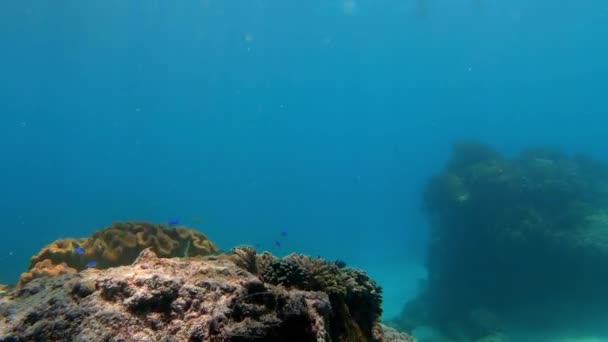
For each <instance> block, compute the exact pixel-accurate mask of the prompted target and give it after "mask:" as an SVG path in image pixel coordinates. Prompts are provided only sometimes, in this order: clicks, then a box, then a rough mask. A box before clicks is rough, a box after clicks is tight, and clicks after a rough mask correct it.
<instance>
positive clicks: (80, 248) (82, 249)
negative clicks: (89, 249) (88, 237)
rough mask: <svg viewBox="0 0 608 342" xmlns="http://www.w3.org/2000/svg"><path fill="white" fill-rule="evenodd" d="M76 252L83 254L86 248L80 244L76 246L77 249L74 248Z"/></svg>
mask: <svg viewBox="0 0 608 342" xmlns="http://www.w3.org/2000/svg"><path fill="white" fill-rule="evenodd" d="M74 252H76V254H79V255H83V254H84V252H85V250H84V248H82V247H80V246H79V247H76V249H74Z"/></svg>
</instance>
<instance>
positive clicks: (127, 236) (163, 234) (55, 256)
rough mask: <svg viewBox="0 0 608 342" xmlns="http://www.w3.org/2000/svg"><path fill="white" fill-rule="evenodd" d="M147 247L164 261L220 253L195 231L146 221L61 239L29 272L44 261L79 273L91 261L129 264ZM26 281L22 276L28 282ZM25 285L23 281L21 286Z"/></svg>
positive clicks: (46, 249)
mask: <svg viewBox="0 0 608 342" xmlns="http://www.w3.org/2000/svg"><path fill="white" fill-rule="evenodd" d="M78 247H82V249H83V251H84V253H77V248H78ZM148 247H150V248H152V250H153V251H154V253H155V254H156V255H158V256H159V257H163V258H172V257H188V256H205V255H210V254H215V253H217V252H219V249H218V248H217V246H216V245H215V244H213V242H211V241H210V240H209V239H208V238H207V237H206V236H205V235H203V234H201V233H200V232H198V231H196V230H194V229H188V228H183V227H180V228H176V229H170V228H167V227H166V226H164V225H159V224H152V223H147V222H117V223H114V224H112V225H111V226H109V227H106V228H104V229H102V230H99V231H97V232H95V233H93V235H92V236H91V237H89V238H84V239H62V240H57V241H55V242H53V243H51V244H49V245H48V246H46V247H44V248H43V249H42V250H41V251H40V252H39V253H38V254H36V255H35V256H33V257H32V259H31V261H30V267H29V269H30V270H31V269H33V268H35V267H37V265H38V264H40V262H43V261H48V262H50V263H51V265H61V264H62V263H65V264H66V265H67V266H68V267H70V268H72V269H75V270H77V271H81V270H83V269H85V268H86V267H87V263H88V262H90V261H95V262H96V267H97V268H101V269H105V268H109V267H115V266H123V265H129V264H131V263H133V261H135V259H136V258H137V256H138V255H139V253H140V252H141V251H142V250H144V249H146V248H148ZM45 265H47V266H48V264H45ZM26 275H27V273H26V274H24V276H26ZM27 279H29V278H28V277H26V278H23V277H22V280H25V282H27ZM25 282H22V281H20V284H21V285H23V284H25Z"/></svg>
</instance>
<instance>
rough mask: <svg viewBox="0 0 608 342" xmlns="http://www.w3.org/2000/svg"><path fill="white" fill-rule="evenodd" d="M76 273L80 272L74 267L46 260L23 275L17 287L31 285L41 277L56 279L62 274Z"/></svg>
mask: <svg viewBox="0 0 608 342" xmlns="http://www.w3.org/2000/svg"><path fill="white" fill-rule="evenodd" d="M76 272H78V271H77V270H76V269H74V268H72V267H69V266H68V265H67V264H66V263H61V264H58V265H56V264H54V263H53V261H52V260H51V259H46V260H43V261H41V262H39V263H37V264H36V265H35V266H34V267H33V268H32V269H30V270H29V271H28V272H25V273H23V274H22V275H21V278H20V279H19V284H17V286H19V287H21V286H23V285H25V284H26V283H29V282H30V281H32V280H34V279H36V278H40V277H54V276H58V275H60V274H66V273H76Z"/></svg>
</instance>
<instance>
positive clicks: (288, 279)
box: [232, 247, 382, 340]
mask: <svg viewBox="0 0 608 342" xmlns="http://www.w3.org/2000/svg"><path fill="white" fill-rule="evenodd" d="M232 260H233V261H234V262H235V263H236V264H237V265H239V266H240V267H242V268H243V269H244V270H246V271H248V272H251V273H254V274H257V275H259V277H260V279H261V280H262V281H264V282H265V283H269V284H273V285H280V286H284V287H287V288H295V289H299V290H304V291H321V292H324V293H327V294H328V295H329V298H330V301H331V303H332V306H333V307H334V308H335V309H336V312H337V313H338V315H340V316H345V317H349V318H348V319H342V320H340V321H341V322H345V321H347V322H349V323H350V325H345V326H339V325H336V324H334V328H335V329H338V330H340V331H342V332H344V333H347V334H348V336H350V340H361V339H362V338H363V337H362V336H365V337H368V338H369V336H372V335H373V332H372V329H373V325H374V324H375V323H376V321H377V320H378V319H379V317H380V316H381V315H382V288H381V287H380V286H378V285H377V284H376V283H375V282H374V281H373V280H372V279H370V278H369V277H368V276H367V274H365V273H364V272H363V271H360V270H356V269H351V268H346V267H345V264H344V263H343V262H330V261H327V260H324V259H321V258H311V257H309V256H307V255H301V254H290V255H288V256H286V257H284V258H277V257H275V256H273V255H272V254H270V253H268V252H264V253H261V254H259V255H258V254H257V253H256V251H255V249H253V248H251V247H237V248H235V249H233V251H232Z"/></svg>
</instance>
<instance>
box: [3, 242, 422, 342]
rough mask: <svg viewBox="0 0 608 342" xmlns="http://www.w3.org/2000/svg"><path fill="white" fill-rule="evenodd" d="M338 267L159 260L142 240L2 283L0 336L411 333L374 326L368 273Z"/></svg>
mask: <svg viewBox="0 0 608 342" xmlns="http://www.w3.org/2000/svg"><path fill="white" fill-rule="evenodd" d="M342 266H343V265H340V264H335V263H332V262H329V261H325V260H322V259H314V258H309V257H307V256H303V255H295V254H294V255H291V256H288V257H286V258H277V257H274V256H272V255H270V254H269V253H262V254H257V253H256V252H255V250H253V249H252V248H250V247H247V248H245V247H240V248H237V249H234V250H233V251H232V252H230V253H226V254H220V255H213V256H205V257H201V256H199V257H191V258H183V257H181V258H161V257H159V256H157V255H156V253H155V252H154V251H153V248H151V247H150V248H147V249H145V250H143V251H142V252H141V253H140V255H139V256H138V257H137V259H136V260H135V261H134V263H133V264H131V265H128V266H117V267H110V268H106V269H96V268H89V269H86V270H82V271H78V272H66V273H63V274H54V275H44V276H40V277H37V278H34V279H32V280H31V281H29V282H27V283H25V284H23V285H22V286H20V287H18V288H14V289H10V290H8V291H7V292H6V293H5V295H4V296H2V297H1V298H0V341H1V342H9V341H11V342H17V341H65V342H70V341H108V342H119V341H120V342H131V341H132V342H135V341H137V342H142V341H150V342H152V341H154V342H156V341H162V342H172V341H174V342H177V341H189V342H195V341H205V342H207V341H209V342H220V341H234V342H239V341H294V342H297V341H311V342H320V341H344V342H346V341H348V342H357V341H361V342H363V341H379V342H380V341H386V342H400V341H402V342H410V341H413V339H411V338H410V337H409V336H407V335H405V334H402V333H398V332H396V331H394V330H391V329H389V328H387V327H385V326H383V325H381V324H380V314H381V291H380V288H379V287H378V286H377V285H376V284H375V283H374V282H373V280H371V279H370V278H369V277H367V275H366V274H365V273H364V272H362V271H359V270H354V269H350V268H346V267H342ZM330 273H331V274H330ZM332 279H333V280H332Z"/></svg>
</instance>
